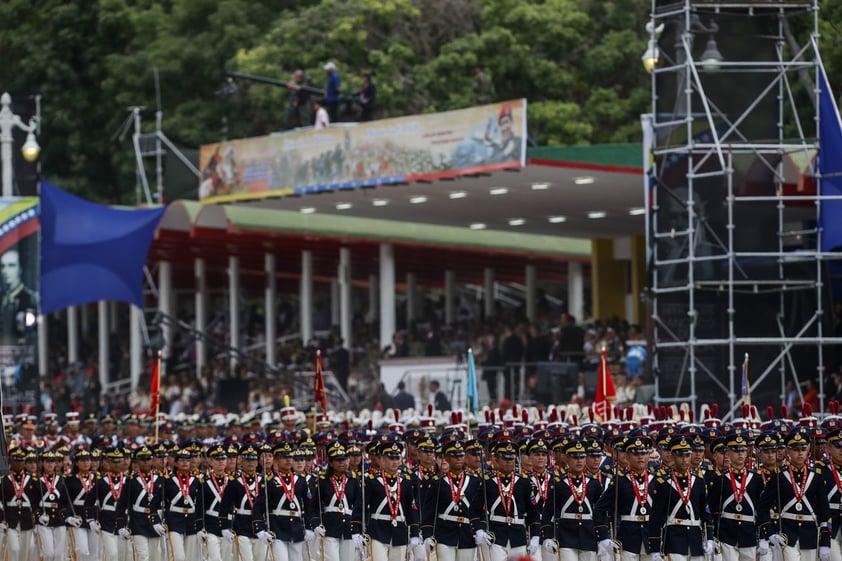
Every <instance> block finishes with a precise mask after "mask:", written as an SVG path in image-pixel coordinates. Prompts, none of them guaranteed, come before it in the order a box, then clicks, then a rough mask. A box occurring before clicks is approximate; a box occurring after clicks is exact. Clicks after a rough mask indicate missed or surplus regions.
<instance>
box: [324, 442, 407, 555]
mask: <svg viewBox="0 0 842 561" xmlns="http://www.w3.org/2000/svg"><path fill="white" fill-rule="evenodd" d="M326 454H327V462H328V465H327V468H326V469H324V470H322V471H321V472H320V473H319V474H318V475H314V476H313V478H312V481H311V482H310V487H309V489H310V490H309V495H310V496H311V497H313V499H314V503H313V505H312V506H313V508H311V509H309V514H308V516H309V518H310V527H311V528H313V532H314V533H315V535H316V538H317V539H318V541H319V543H318V544H317V545H316V547H318V548H319V549H320V550H322V551H321V555H320V556H317V558H318V559H323V560H324V561H350V560H351V559H353V555H354V547H355V543H354V540H353V539H352V528H351V526H352V522H354V521H356V527H359V521H360V517H361V516H362V504H361V499H362V496H361V495H362V489H361V488H360V482H359V480H358V479H356V478H354V477H349V473H348V453H347V450H346V449H345V446H343V445H342V443H340V442H339V441H335V442H333V443H332V444H330V445H329V446H328V447H327V451H326ZM359 533H360V531H359V530H357V531H356V534H359ZM311 553H312V552H311ZM401 559H402V558H401Z"/></svg>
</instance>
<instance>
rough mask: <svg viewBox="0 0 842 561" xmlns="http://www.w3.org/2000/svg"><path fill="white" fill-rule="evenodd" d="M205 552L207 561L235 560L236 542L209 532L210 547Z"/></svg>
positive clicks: (166, 560)
mask: <svg viewBox="0 0 842 561" xmlns="http://www.w3.org/2000/svg"><path fill="white" fill-rule="evenodd" d="M205 554H206V555H207V561H235V559H234V544H232V543H230V542H229V541H228V540H225V539H223V538H221V537H220V536H215V535H214V534H211V533H208V547H207V551H206V552H205ZM164 561H169V560H168V559H165V560H164Z"/></svg>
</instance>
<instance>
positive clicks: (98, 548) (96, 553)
mask: <svg viewBox="0 0 842 561" xmlns="http://www.w3.org/2000/svg"><path fill="white" fill-rule="evenodd" d="M83 534H84V538H82V539H83V540H84V539H87V540H88V556H87V557H86V558H84V557H80V558H79V561H99V560H100V559H104V558H105V557H104V556H103V554H102V539H101V538H100V536H99V533H98V532H97V531H96V530H93V529H91V528H85V529H80V530H79V531H78V532H76V537H77V538H79V537H80V536H82V535H83ZM76 544H77V545H76V549H77V550H78V549H79V545H78V544H79V541H78V539H77V541H76Z"/></svg>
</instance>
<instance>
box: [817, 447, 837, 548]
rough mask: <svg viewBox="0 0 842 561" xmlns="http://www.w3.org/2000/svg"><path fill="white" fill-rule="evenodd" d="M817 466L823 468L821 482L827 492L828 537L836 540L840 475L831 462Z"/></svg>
mask: <svg viewBox="0 0 842 561" xmlns="http://www.w3.org/2000/svg"><path fill="white" fill-rule="evenodd" d="M819 465H820V466H821V467H822V468H823V469H822V475H823V476H824V477H823V478H822V480H823V482H824V488H825V489H826V490H827V502H828V506H829V507H830V520H831V524H830V528H829V529H830V537H831V538H832V539H836V538H837V537H838V536H839V524H842V473H840V472H839V470H838V469H837V468H835V467H834V465H833V463H832V462H827V463H821V464H819ZM834 472H835V474H836V475H835V477H834Z"/></svg>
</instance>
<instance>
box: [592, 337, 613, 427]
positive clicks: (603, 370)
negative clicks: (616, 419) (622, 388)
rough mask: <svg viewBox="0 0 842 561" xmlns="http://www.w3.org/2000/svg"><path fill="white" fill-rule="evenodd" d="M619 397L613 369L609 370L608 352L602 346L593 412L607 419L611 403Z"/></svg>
mask: <svg viewBox="0 0 842 561" xmlns="http://www.w3.org/2000/svg"><path fill="white" fill-rule="evenodd" d="M615 399H617V390H616V389H615V388H614V379H613V378H611V371H610V370H608V352H607V351H606V350H605V347H602V355H601V356H600V358H599V369H598V370H597V377H596V398H595V399H594V403H593V412H594V413H595V414H596V415H599V417H600V418H602V419H605V418H606V414H607V412H608V410H609V409H608V408H609V407H610V406H611V405H610V403H611V402H612V401H614V400H615Z"/></svg>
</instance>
